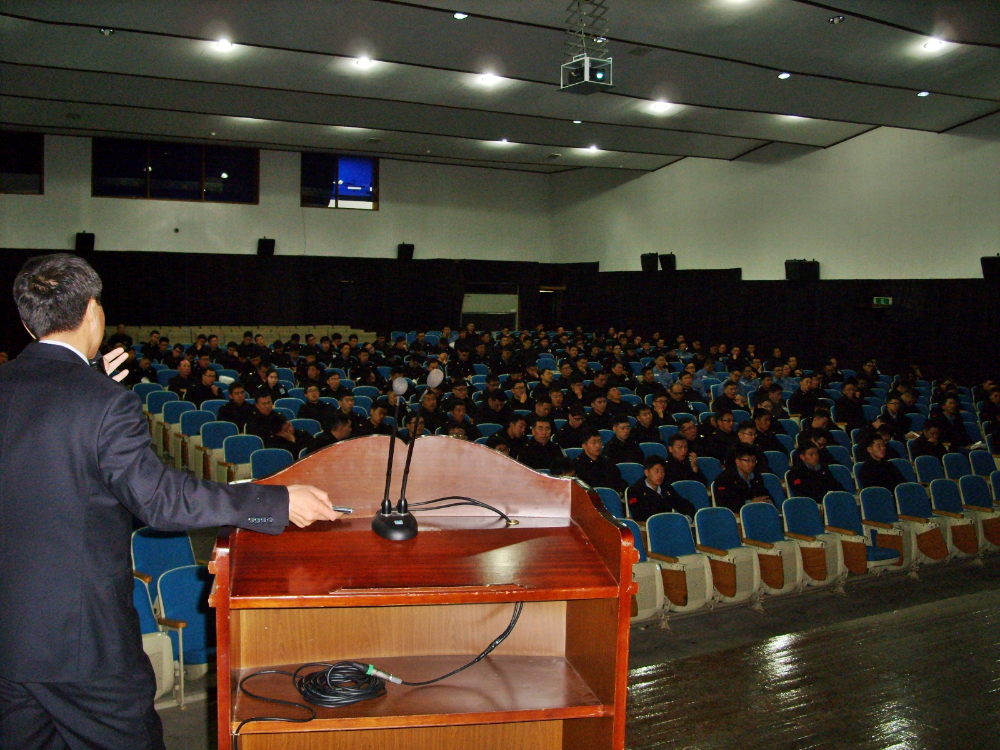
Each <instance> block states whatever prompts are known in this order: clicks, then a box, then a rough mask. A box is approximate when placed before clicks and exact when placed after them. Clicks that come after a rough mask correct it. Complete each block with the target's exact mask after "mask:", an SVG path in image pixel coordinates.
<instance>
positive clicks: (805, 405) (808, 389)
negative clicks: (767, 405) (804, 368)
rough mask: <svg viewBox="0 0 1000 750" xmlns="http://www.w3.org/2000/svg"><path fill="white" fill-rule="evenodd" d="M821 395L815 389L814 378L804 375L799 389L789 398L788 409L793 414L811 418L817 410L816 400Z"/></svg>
mask: <svg viewBox="0 0 1000 750" xmlns="http://www.w3.org/2000/svg"><path fill="white" fill-rule="evenodd" d="M818 400H819V396H818V395H817V393H816V391H814V390H813V379H812V377H810V376H809V375H803V376H802V379H801V380H800V381H799V389H798V390H797V391H796V392H795V393H793V394H792V396H791V398H789V399H788V411H789V413H791V414H798V415H799V416H801V417H802V419H809V418H810V417H812V413H813V412H814V411H815V410H816V402H817V401H818Z"/></svg>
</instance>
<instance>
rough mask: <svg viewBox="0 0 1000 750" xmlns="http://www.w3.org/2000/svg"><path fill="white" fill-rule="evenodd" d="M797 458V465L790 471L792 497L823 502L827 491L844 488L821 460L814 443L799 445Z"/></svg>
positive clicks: (789, 487)
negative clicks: (808, 498)
mask: <svg viewBox="0 0 1000 750" xmlns="http://www.w3.org/2000/svg"><path fill="white" fill-rule="evenodd" d="M795 458H796V461H795V465H794V466H792V468H791V470H790V471H789V472H788V494H789V496H790V497H811V498H812V499H813V500H815V501H816V502H817V503H822V502H823V497H824V496H825V495H826V493H827V492H838V491H840V490H843V489H844V488H843V487H841V486H840V482H838V481H837V480H836V478H834V476H833V473H832V472H831V471H830V468H829V466H827V465H824V464H823V462H822V461H820V459H819V449H818V448H817V447H816V446H815V445H813V444H812V443H807V444H804V445H801V446H799V448H798V449H797V450H796V451H795Z"/></svg>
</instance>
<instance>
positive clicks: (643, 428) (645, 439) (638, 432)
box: [631, 404, 663, 445]
mask: <svg viewBox="0 0 1000 750" xmlns="http://www.w3.org/2000/svg"><path fill="white" fill-rule="evenodd" d="M631 437H632V439H633V440H635V442H637V443H640V444H642V443H660V444H661V445H662V444H663V438H662V436H661V435H660V431H659V429H658V428H657V427H655V426H654V425H653V410H652V409H651V408H649V407H648V406H646V405H645V404H643V405H642V406H637V407H636V408H635V424H634V425H633V426H632V433H631Z"/></svg>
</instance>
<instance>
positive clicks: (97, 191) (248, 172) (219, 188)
mask: <svg viewBox="0 0 1000 750" xmlns="http://www.w3.org/2000/svg"><path fill="white" fill-rule="evenodd" d="M259 176H260V152H259V151H258V150H257V149H255V148H241V147H237V146H203V145H200V144H191V143H168V142H160V141H138V140H130V139H124V138H94V139H93V171H92V173H91V188H92V193H93V195H94V196H97V197H105V198H152V199H158V200H181V201H208V202H213V203H257V202H258V196H259V191H258V184H259Z"/></svg>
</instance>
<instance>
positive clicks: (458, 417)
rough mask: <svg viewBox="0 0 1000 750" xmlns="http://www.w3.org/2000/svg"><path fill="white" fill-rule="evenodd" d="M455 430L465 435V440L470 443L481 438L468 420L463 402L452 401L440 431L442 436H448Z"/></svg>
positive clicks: (474, 426) (480, 434)
mask: <svg viewBox="0 0 1000 750" xmlns="http://www.w3.org/2000/svg"><path fill="white" fill-rule="evenodd" d="M455 428H458V429H460V430H461V431H462V432H463V433H465V439H466V440H469V441H470V442H471V441H474V440H478V439H479V438H481V437H482V436H483V433H481V432H480V431H479V428H478V427H476V425H474V424H473V423H472V420H471V419H469V418H468V416H467V412H466V409H465V403H464V402H463V401H452V402H451V408H450V409H448V411H447V419H446V420H445V423H444V426H443V428H442V429H441V432H442V434H444V435H448V434H450V433H451V431H452V430H454V429H455Z"/></svg>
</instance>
